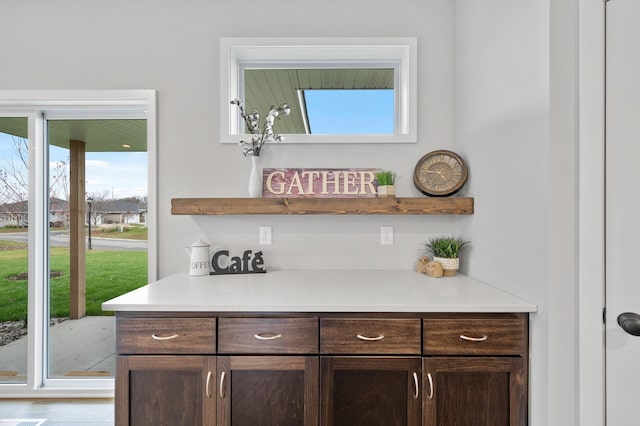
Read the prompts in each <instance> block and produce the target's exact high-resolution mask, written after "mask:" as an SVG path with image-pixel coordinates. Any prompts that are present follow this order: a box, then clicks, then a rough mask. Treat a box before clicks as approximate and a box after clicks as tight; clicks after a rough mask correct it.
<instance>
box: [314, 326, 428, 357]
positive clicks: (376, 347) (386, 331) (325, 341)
mask: <svg viewBox="0 0 640 426" xmlns="http://www.w3.org/2000/svg"><path fill="white" fill-rule="evenodd" d="M420 332H421V324H420V320H418V319H391V318H387V319H348V318H322V319H321V320H320V352H321V353H323V354H378V355H404V354H408V355H413V354H415V355H418V354H420V349H421V348H420V342H421V336H420ZM358 335H360V336H361V338H359V337H358ZM380 337H382V338H380ZM368 339H376V340H368Z"/></svg>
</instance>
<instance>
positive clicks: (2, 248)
mask: <svg viewBox="0 0 640 426" xmlns="http://www.w3.org/2000/svg"><path fill="white" fill-rule="evenodd" d="M16 246H17V247H18V248H17V249H16V248H15V247H16ZM20 247H21V246H20V244H17V245H16V243H9V242H7V241H0V295H1V297H0V321H12V320H18V319H24V318H26V316H27V280H26V279H22V280H11V279H9V277H12V276H16V275H19V274H23V273H26V272H27V250H26V246H25V245H24V244H23V245H22V247H23V248H20ZM50 264H51V267H50V268H51V271H52V272H53V271H58V272H61V273H62V275H61V276H59V277H55V278H52V279H51V284H50V296H51V307H50V309H51V317H65V316H69V249H67V248H57V247H56V248H52V249H51V251H50ZM86 282H87V290H86V294H87V296H86V297H87V315H111V314H112V312H104V311H102V310H101V309H100V305H101V304H102V302H104V301H106V300H109V299H111V298H113V297H116V296H119V295H121V294H123V293H126V292H128V291H130V290H133V289H135V288H138V287H141V286H142V285H145V284H146V283H147V252H146V251H106V250H104V251H103V250H91V251H87V264H86Z"/></svg>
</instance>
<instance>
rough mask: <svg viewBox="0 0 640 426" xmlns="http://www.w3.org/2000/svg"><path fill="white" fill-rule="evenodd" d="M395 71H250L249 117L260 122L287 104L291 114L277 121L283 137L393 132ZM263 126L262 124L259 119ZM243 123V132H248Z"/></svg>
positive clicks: (246, 92)
mask: <svg viewBox="0 0 640 426" xmlns="http://www.w3.org/2000/svg"><path fill="white" fill-rule="evenodd" d="M394 72H395V71H394V69H393V68H339V69H246V70H245V71H244V80H245V85H244V100H245V112H246V114H250V113H252V111H253V110H254V109H256V110H257V111H258V113H259V114H260V117H262V120H263V118H264V117H266V115H267V113H268V112H269V109H270V107H271V106H272V105H275V106H278V105H280V104H283V103H287V104H289V106H290V107H291V113H290V115H289V116H288V117H287V118H286V119H282V120H277V121H276V123H275V124H274V131H275V132H276V133H280V134H287V133H288V134H300V133H301V134H315V135H318V134H331V135H335V134H368V135H373V134H393V133H394V131H395V129H394V123H395V90H394ZM260 122H261V123H263V121H260ZM244 124H245V123H244V121H243V120H240V126H243V127H242V128H241V129H239V131H240V132H246V131H247V130H246V129H245V127H244Z"/></svg>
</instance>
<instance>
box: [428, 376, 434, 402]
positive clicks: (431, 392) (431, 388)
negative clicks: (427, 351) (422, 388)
mask: <svg viewBox="0 0 640 426" xmlns="http://www.w3.org/2000/svg"><path fill="white" fill-rule="evenodd" d="M427 380H429V393H428V394H427V398H429V399H433V378H432V377H431V373H429V374H427Z"/></svg>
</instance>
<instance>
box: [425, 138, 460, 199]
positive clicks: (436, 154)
mask: <svg viewBox="0 0 640 426" xmlns="http://www.w3.org/2000/svg"><path fill="white" fill-rule="evenodd" d="M467 175H468V169H467V165H466V164H465V162H464V160H463V159H462V157H460V156H459V155H458V154H456V153H455V152H452V151H447V150H443V149H441V150H438V151H432V152H430V153H428V154H426V155H424V156H423V157H422V158H421V159H420V160H418V163H417V164H416V168H415V170H414V172H413V183H414V184H415V185H416V188H418V190H420V192H422V193H423V194H425V195H430V196H432V197H446V196H448V195H453V194H455V193H456V192H458V191H459V190H460V189H461V188H462V187H463V186H464V184H465V183H466V182H467Z"/></svg>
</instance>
